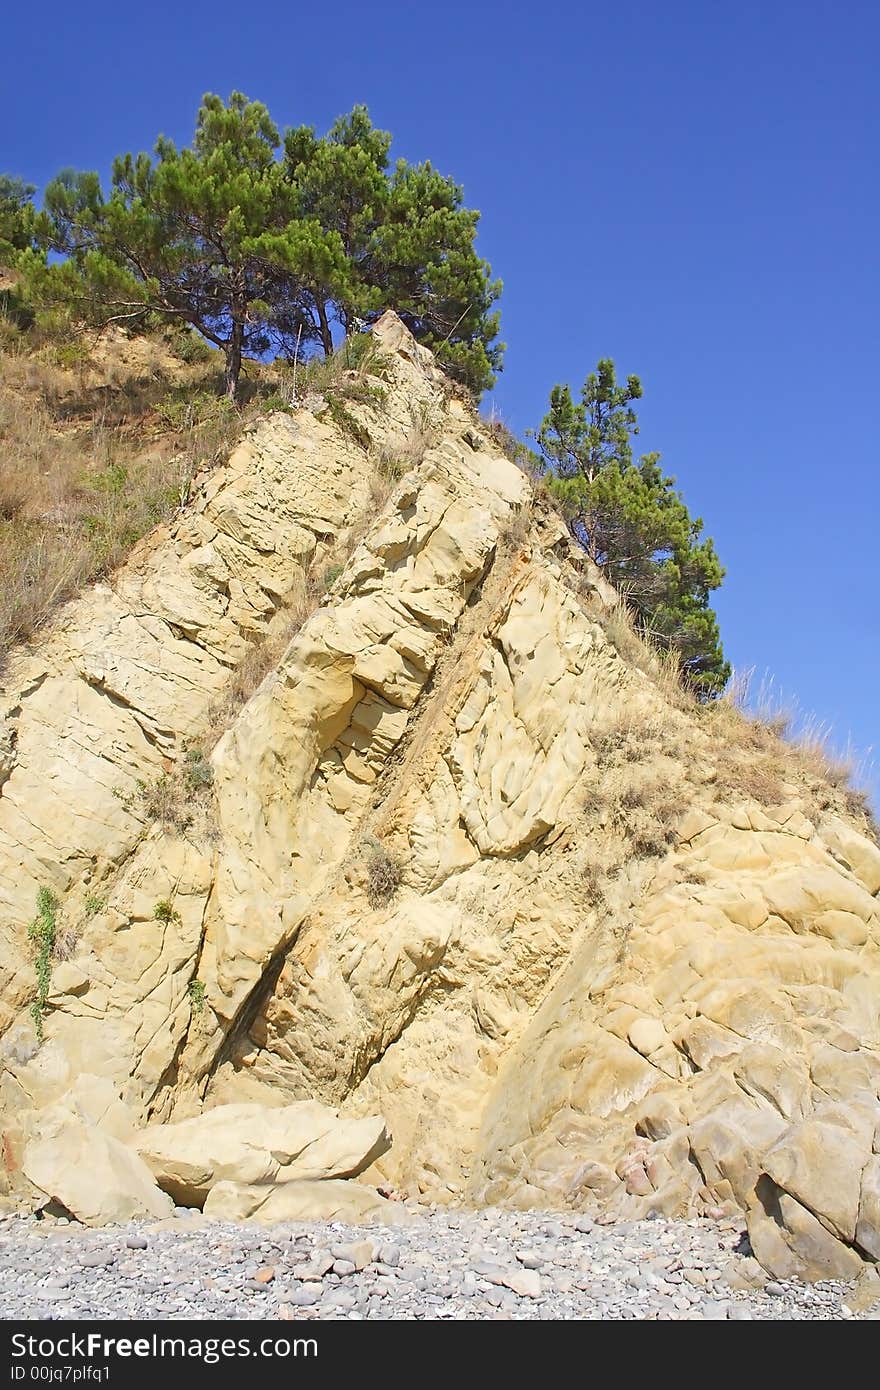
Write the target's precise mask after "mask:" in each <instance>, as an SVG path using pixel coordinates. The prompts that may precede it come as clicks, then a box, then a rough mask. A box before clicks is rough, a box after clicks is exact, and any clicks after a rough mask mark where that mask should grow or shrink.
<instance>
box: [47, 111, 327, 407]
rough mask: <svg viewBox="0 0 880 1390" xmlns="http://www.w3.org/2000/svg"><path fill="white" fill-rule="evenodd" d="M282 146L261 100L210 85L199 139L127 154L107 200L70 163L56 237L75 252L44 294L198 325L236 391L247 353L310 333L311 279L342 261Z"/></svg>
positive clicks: (52, 199) (288, 344)
mask: <svg viewBox="0 0 880 1390" xmlns="http://www.w3.org/2000/svg"><path fill="white" fill-rule="evenodd" d="M279 146H280V137H279V134H278V131H277V129H276V128H275V126H274V125H273V123H272V121H271V120H270V118H269V113H268V111H267V110H266V108H265V106H263V105H261V103H259V102H251V101H248V99H247V98H246V97H245V96H243V95H242V94H241V93H240V92H233V94H232V97H231V98H230V100H229V103H228V105H224V103H223V102H222V101H221V99H220V98H219V97H217V96H213V95H210V94H209V95H208V96H206V97H205V98H204V100H203V102H202V106H201V109H200V111H199V114H198V121H197V126H196V133H195V138H194V140H193V144H192V147H188V148H184V149H181V150H178V149H177V148H176V146H175V145H174V144H173V143H172V141H170V140H167V139H165V138H160V139H159V140H158V142H157V144H156V150H155V156H156V157H155V159H151V158H150V156H149V155H147V154H139V155H137V156H132V155H130V154H126V155H122V156H120V158H118V159H117V160H116V161H115V162H114V165H113V174H112V187H111V192H110V195H109V197H108V198H106V199H105V198H104V196H103V193H102V190H101V186H100V181H99V179H98V176H97V175H96V174H91V173H85V174H77V173H75V172H73V171H66V172H65V173H62V174H61V175H60V176H59V177H58V178H57V179H55V180H54V181H53V182H52V183H51V184H50V185H49V187H48V188H47V190H46V199H45V206H46V213H47V215H48V222H47V224H46V227H47V231H46V235H47V239H48V241H49V244H50V245H51V246H52V248H53V249H54V250H56V251H59V252H61V253H63V254H64V255H65V256H66V257H67V260H66V261H65V262H64V263H62V264H61V265H56V266H51V267H47V268H46V270H45V271H44V272H43V275H42V288H43V292H44V294H46V295H51V294H52V293H53V292H54V293H57V294H58V295H59V296H60V297H62V298H66V299H67V300H68V301H70V302H73V303H75V304H77V305H78V306H79V307H80V308H81V309H82V310H83V312H84V313H86V314H87V315H88V316H90V317H92V318H95V319H97V320H99V321H101V322H105V323H106V322H110V321H115V322H121V323H132V322H136V321H137V320H139V319H143V317H144V316H145V315H146V314H147V313H148V312H152V313H157V314H159V315H161V316H163V317H165V318H167V319H170V320H172V321H173V320H176V321H177V322H182V323H187V324H191V325H192V326H193V327H194V328H196V329H197V330H198V331H199V332H200V333H201V334H203V335H204V337H205V338H207V339H208V341H209V342H212V343H214V344H215V345H216V346H217V347H219V348H221V349H222V351H223V353H224V357H225V364H226V371H225V386H226V392H227V394H228V395H229V396H230V397H231V398H234V397H235V394H236V390H237V387H238V378H239V373H240V371H241V363H242V358H243V356H245V355H252V356H259V355H261V354H264V353H267V352H269V351H270V350H271V349H273V348H274V349H275V350H276V351H284V350H288V349H291V350H292V345H293V344H294V342H295V341H296V338H297V334H298V333H301V332H302V331H306V332H308V329H309V319H308V314H307V311H306V305H305V303H304V294H305V288H304V287H305V285H306V284H307V282H308V280H309V279H310V278H324V279H329V280H331V281H332V278H333V275H334V271H335V268H336V267H337V266H340V265H341V264H342V262H343V260H344V257H343V253H342V247H341V245H340V243H339V239H338V237H336V236H334V235H333V234H332V233H331V234H327V233H325V232H324V230H323V229H322V228H321V226H320V224H319V223H318V222H317V221H316V220H314V219H302V218H300V217H299V216H298V214H297V208H296V199H295V196H294V190H293V189H292V188H291V186H290V184H289V182H288V180H287V179H286V178H285V177H284V172H283V169H282V167H281V164H280V163H279V161H278V160H277V159H276V157H275V152H276V150H277V149H278V148H279Z"/></svg>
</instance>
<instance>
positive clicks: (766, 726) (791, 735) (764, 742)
mask: <svg viewBox="0 0 880 1390" xmlns="http://www.w3.org/2000/svg"><path fill="white" fill-rule="evenodd" d="M705 713H706V717H707V719H708V721H709V725H710V728H712V729H713V732H714V733H715V734H716V737H717V747H718V767H719V780H720V781H722V782H723V783H724V784H725V785H730V786H732V787H734V788H735V789H737V790H741V791H742V792H743V793H744V794H745V795H747V796H753V797H754V799H755V800H756V801H763V802H764V804H767V805H769V804H778V802H780V801H782V800H783V799H784V798H785V796H786V795H790V794H791V790H792V784H794V786H795V787H796V788H799V789H801V790H802V791H804V792H806V794H807V795H808V797H809V799H810V800H811V801H812V802H813V804H814V806H815V808H816V810H817V811H822V810H826V809H832V810H836V811H844V812H846V813H847V814H848V815H850V816H852V817H853V818H854V819H856V820H857V821H859V822H860V823H861V824H862V825H863V826H865V827H866V828H867V829H868V830H870V831H871V832H872V833H873V834H874V835H876V834H877V825H876V822H875V820H874V816H873V813H872V810H871V807H870V804H869V801H868V796H867V793H866V791H865V790H864V784H865V783H866V782H867V781H869V779H870V775H871V771H872V764H871V760H870V753H868V754H860V753H858V752H857V751H856V750H855V749H853V748H852V747H851V746H847V747H846V748H844V749H843V750H840V749H838V748H836V747H835V746H834V742H833V736H832V730H831V729H830V728H829V726H828V725H827V724H823V723H821V722H820V721H818V720H817V719H816V718H815V717H814V716H812V715H807V714H804V713H803V711H802V710H801V709H800V708H799V706H798V704H797V701H795V700H791V699H788V698H786V697H785V696H784V695H783V693H782V692H781V691H780V690H779V688H778V687H777V686H776V684H775V682H774V681H773V679H772V678H768V677H765V678H764V679H762V680H761V681H759V682H756V681H755V678H754V672H753V671H745V672H737V673H735V675H734V677H733V678H732V679H731V681H730V683H729V686H728V689H727V691H726V692H725V694H724V696H723V697H722V699H720V700H717V701H715V702H714V703H713V704H712V705H710V706H708V707H707V708H706V711H705Z"/></svg>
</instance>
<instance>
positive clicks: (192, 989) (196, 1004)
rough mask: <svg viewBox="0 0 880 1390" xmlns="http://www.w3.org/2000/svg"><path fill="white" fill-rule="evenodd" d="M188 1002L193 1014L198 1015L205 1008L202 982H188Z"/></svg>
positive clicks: (203, 983)
mask: <svg viewBox="0 0 880 1390" xmlns="http://www.w3.org/2000/svg"><path fill="white" fill-rule="evenodd" d="M189 1000H190V1004H191V1005H192V1011H193V1013H194V1014H200V1013H202V1012H203V1011H204V1008H205V982H204V980H190V982H189Z"/></svg>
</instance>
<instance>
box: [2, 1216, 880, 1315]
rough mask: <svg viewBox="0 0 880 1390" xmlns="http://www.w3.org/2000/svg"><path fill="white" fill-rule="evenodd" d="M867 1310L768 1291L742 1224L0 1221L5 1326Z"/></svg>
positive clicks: (838, 1299)
mask: <svg viewBox="0 0 880 1390" xmlns="http://www.w3.org/2000/svg"><path fill="white" fill-rule="evenodd" d="M878 1287H880V1286H878ZM847 1298H849V1300H850V1301H852V1302H853V1308H850V1307H848V1306H847V1303H846V1302H845V1301H844V1300H845V1299H847ZM864 1302H865V1299H864V1297H862V1299H861V1300H859V1299H858V1298H856V1299H855V1300H853V1288H852V1286H849V1285H846V1284H839V1283H825V1284H813V1285H804V1284H792V1283H778V1282H776V1281H773V1280H771V1281H769V1282H768V1281H767V1280H766V1276H765V1275H764V1274H763V1273H762V1271H761V1270H760V1269H759V1268H758V1266H757V1264H756V1262H755V1261H754V1260H753V1259H752V1258H750V1256H749V1255H748V1245H747V1241H746V1240H745V1237H744V1232H743V1226H742V1223H741V1222H739V1221H720V1222H713V1221H708V1220H694V1221H667V1220H664V1219H658V1220H652V1221H642V1222H626V1223H618V1224H616V1225H607V1226H605V1225H598V1224H597V1225H594V1224H593V1223H592V1222H591V1221H589V1220H588V1219H586V1218H583V1217H577V1216H562V1215H557V1214H547V1213H542V1212H510V1211H496V1210H487V1211H481V1212H455V1211H448V1210H443V1211H439V1210H438V1211H431V1210H425V1209H421V1210H419V1211H418V1212H416V1213H414V1214H413V1217H412V1220H411V1221H410V1222H409V1223H408V1224H405V1225H401V1226H391V1227H381V1228H377V1227H358V1228H354V1227H350V1226H344V1225H341V1224H338V1223H327V1222H308V1223H297V1224H287V1225H284V1226H272V1227H257V1226H255V1225H248V1224H244V1225H235V1224H231V1223H227V1222H208V1221H206V1220H205V1219H204V1218H202V1217H199V1216H193V1214H192V1213H187V1215H186V1216H180V1217H179V1218H178V1219H176V1220H170V1221H165V1222H159V1223H156V1222H151V1223H146V1222H133V1223H131V1224H130V1225H127V1226H115V1227H109V1228H104V1229H102V1230H96V1231H92V1230H87V1229H85V1228H83V1227H81V1226H77V1225H74V1224H68V1223H66V1222H64V1221H57V1220H53V1219H46V1220H42V1221H38V1220H35V1219H33V1218H23V1217H7V1218H5V1219H3V1220H0V1316H2V1317H3V1318H107V1319H118V1318H157V1319H174V1318H201V1319H209V1320H210V1319H212V1318H249V1319H253V1318H282V1319H293V1318H303V1319H309V1318H384V1319H388V1318H469V1319H486V1318H492V1319H494V1318H514V1319H518V1318H552V1319H557V1318H612V1319H616V1318H671V1319H678V1318H690V1319H694V1318H697V1319H703V1318H739V1319H756V1318H758V1319H760V1318H766V1319H770V1318H772V1319H777V1318H798V1319H800V1318H824V1319H829V1318H855V1317H860V1316H864V1315H865V1314H864V1313H862V1312H860V1311H858V1309H859V1305H860V1303H861V1304H864ZM854 1310H855V1311H854ZM867 1316H869V1317H870V1316H871V1314H870V1313H868V1314H867Z"/></svg>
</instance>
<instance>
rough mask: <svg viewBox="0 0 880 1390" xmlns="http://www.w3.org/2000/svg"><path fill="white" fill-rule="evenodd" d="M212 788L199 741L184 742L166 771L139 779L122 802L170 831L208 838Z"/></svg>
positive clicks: (211, 772)
mask: <svg viewBox="0 0 880 1390" xmlns="http://www.w3.org/2000/svg"><path fill="white" fill-rule="evenodd" d="M213 787H214V769H213V768H212V766H211V764H210V763H209V762H208V758H207V755H206V753H205V750H204V748H203V747H202V745H201V744H200V743H186V744H184V745H183V748H182V750H181V755H180V757H179V758H178V759H177V761H176V763H175V764H174V766H173V767H172V768H171V770H170V771H169V772H163V773H162V774H161V775H160V776H159V777H157V778H156V780H155V781H154V782H142V781H139V782H138V783H137V786H136V790H135V792H134V793H133V794H131V795H128V796H124V797H123V798H122V801H123V803H124V804H125V805H126V806H127V807H128V809H129V810H131V811H134V810H136V809H140V810H141V811H142V812H143V814H144V815H145V816H146V817H147V819H148V820H152V821H158V823H159V824H160V825H161V826H162V827H163V829H164V830H166V831H168V832H170V833H176V834H179V835H182V834H183V833H184V832H185V831H187V830H193V831H194V832H195V833H197V834H199V835H200V836H201V837H202V838H204V839H208V840H211V839H213V838H214V837H215V836H216V824H215V819H214V799H213Z"/></svg>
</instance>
